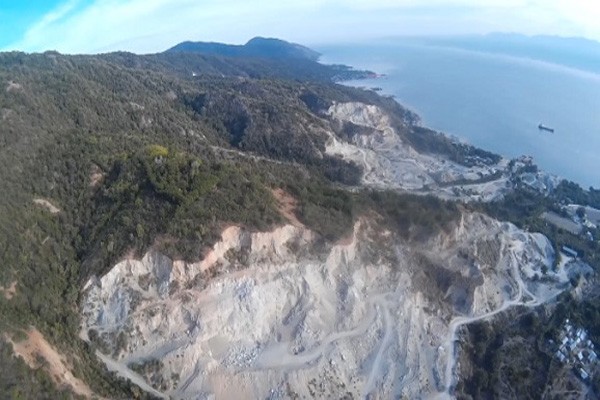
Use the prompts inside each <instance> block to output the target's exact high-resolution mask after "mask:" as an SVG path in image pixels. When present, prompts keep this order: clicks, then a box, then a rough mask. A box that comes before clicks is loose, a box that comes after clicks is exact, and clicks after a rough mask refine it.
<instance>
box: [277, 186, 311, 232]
mask: <svg viewBox="0 0 600 400" xmlns="http://www.w3.org/2000/svg"><path fill="white" fill-rule="evenodd" d="M271 192H272V193H273V196H275V199H276V200H277V204H278V208H279V212H280V213H281V215H283V216H284V217H285V218H286V219H287V220H288V221H289V222H290V223H291V224H292V225H294V226H296V227H299V228H304V224H303V223H302V222H300V220H299V219H298V217H296V213H295V211H296V209H297V208H298V200H296V199H295V198H293V197H292V196H291V195H290V194H289V193H287V192H286V191H285V190H283V189H274V190H272V191H271Z"/></svg>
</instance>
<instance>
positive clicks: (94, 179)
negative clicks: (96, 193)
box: [90, 164, 105, 187]
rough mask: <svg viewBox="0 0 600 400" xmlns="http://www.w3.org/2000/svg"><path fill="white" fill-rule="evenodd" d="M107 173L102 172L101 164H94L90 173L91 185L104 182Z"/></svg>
mask: <svg viewBox="0 0 600 400" xmlns="http://www.w3.org/2000/svg"><path fill="white" fill-rule="evenodd" d="M104 176H105V174H104V173H103V172H102V170H101V169H100V167H99V166H97V165H95V164H94V165H93V166H92V173H91V174H90V187H97V186H98V185H100V183H102V180H103V179H104Z"/></svg>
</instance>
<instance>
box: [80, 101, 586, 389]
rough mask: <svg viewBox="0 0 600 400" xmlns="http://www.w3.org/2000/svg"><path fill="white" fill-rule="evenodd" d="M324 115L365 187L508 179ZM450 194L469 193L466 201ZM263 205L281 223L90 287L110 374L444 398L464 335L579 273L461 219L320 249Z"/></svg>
mask: <svg viewBox="0 0 600 400" xmlns="http://www.w3.org/2000/svg"><path fill="white" fill-rule="evenodd" d="M326 114H327V116H328V118H331V119H332V121H342V122H343V121H346V122H350V123H352V124H354V125H356V126H360V127H363V128H365V129H364V132H363V133H361V134H357V135H355V136H353V137H352V138H351V139H349V140H344V139H342V138H341V137H339V136H337V135H336V134H335V133H333V132H332V131H327V132H324V133H325V134H326V135H327V137H328V138H329V139H328V141H327V145H326V152H327V153H328V154H332V155H338V156H341V157H343V158H345V159H347V160H350V161H353V162H355V163H357V164H358V165H360V166H361V167H362V168H363V171H364V175H363V180H362V183H363V184H364V185H365V186H367V187H373V188H377V189H386V188H392V189H396V190H402V191H409V192H417V193H433V194H435V195H437V196H440V197H443V198H454V199H456V198H458V199H462V200H469V199H473V198H477V199H480V200H491V199H494V198H498V197H500V196H502V195H503V193H504V192H505V191H506V190H507V189H506V187H507V182H506V180H507V178H506V177H505V176H502V177H500V178H499V179H491V180H489V181H487V183H482V184H479V183H477V182H479V181H480V180H481V177H485V176H487V175H490V174H493V173H494V171H496V170H498V169H499V170H502V169H503V168H505V167H506V160H501V161H500V163H499V164H498V165H495V166H492V167H490V166H475V167H465V166H462V165H458V164H456V163H453V162H451V161H449V160H447V159H444V158H443V157H441V156H433V155H426V154H421V153H418V152H417V151H415V150H414V149H413V148H412V147H411V146H409V145H408V144H406V143H404V142H403V139H402V137H401V135H399V134H397V132H396V131H395V130H394V128H393V126H392V124H391V122H390V118H389V116H388V115H386V114H385V113H384V112H383V111H381V110H380V109H379V108H377V107H376V106H371V105H366V104H362V103H340V104H333V105H332V106H331V107H330V108H329V110H328V111H327V113H326ZM453 182H461V185H462V184H465V182H466V183H467V184H468V183H469V182H472V184H471V185H470V186H469V188H470V192H469V193H470V194H469V195H468V196H467V195H465V192H462V194H461V192H460V191H458V190H456V187H457V185H454V183H453ZM453 188H454V190H453ZM273 195H274V196H275V198H276V199H278V201H279V202H280V203H281V205H282V209H281V212H282V215H284V216H285V217H286V219H287V220H288V221H290V224H288V225H284V226H279V227H276V228H275V229H274V230H272V231H269V232H252V231H248V230H246V229H244V228H242V227H238V226H230V227H228V228H226V229H224V230H223V232H222V235H221V240H220V241H218V242H217V243H216V244H215V245H214V246H213V247H212V249H211V250H210V251H209V252H208V253H206V254H205V256H204V258H203V259H202V260H200V261H199V262H194V263H189V262H184V261H181V260H171V259H169V258H167V257H166V256H164V255H162V254H160V253H158V252H156V251H149V252H148V253H147V254H145V256H144V257H143V258H142V259H125V260H123V261H121V262H120V263H118V264H117V265H115V266H114V267H113V268H112V269H110V271H109V272H108V273H107V274H106V275H104V276H101V277H92V279H90V280H89V282H88V283H87V284H86V286H85V289H84V293H83V302H82V315H83V318H82V327H81V328H82V329H81V337H82V338H83V339H84V340H87V341H91V342H93V343H94V344H95V345H96V346H97V348H98V349H99V350H98V353H97V354H98V356H99V357H100V358H101V359H102V360H103V361H104V362H105V364H106V365H107V366H108V368H109V369H111V370H113V371H116V372H117V373H118V374H120V375H121V376H124V377H126V378H129V379H131V380H132V381H133V382H135V383H136V384H137V385H139V386H140V387H142V388H143V389H145V390H146V391H148V392H151V393H153V394H154V395H156V396H159V397H165V398H167V397H171V398H177V399H198V398H200V399H202V398H207V399H209V398H216V399H224V398H236V399H244V398H246V399H255V398H270V399H278V398H332V397H343V398H410V399H414V398H437V397H441V398H446V397H451V394H452V391H453V387H454V385H455V384H456V376H455V375H456V370H457V368H456V359H457V356H456V354H455V353H456V349H455V341H456V339H457V335H458V332H459V330H460V327H461V326H462V325H464V324H468V323H470V322H473V321H476V320H479V319H483V318H487V317H490V316H492V315H494V314H496V313H499V312H501V311H503V310H505V309H507V308H509V307H512V306H518V305H520V306H535V305H539V304H541V303H544V302H546V301H548V300H549V299H552V298H553V297H555V296H556V295H558V294H559V293H560V292H561V291H562V290H564V289H565V288H566V287H567V286H568V280H569V274H570V272H569V271H568V269H569V268H577V267H576V265H575V264H574V263H561V264H559V266H558V267H557V268H556V269H553V267H552V265H553V263H554V257H555V255H554V250H553V248H552V245H551V243H550V242H549V241H548V239H547V238H546V237H544V236H543V235H540V234H535V233H533V234H532V233H527V232H524V231H521V230H519V229H517V228H516V227H515V226H514V225H511V224H509V223H501V222H498V221H496V220H493V219H491V218H489V217H486V216H484V215H481V214H478V213H473V212H467V211H465V210H463V211H461V218H460V219H459V222H456V223H454V224H453V225H452V227H451V228H450V229H447V230H446V231H441V232H437V233H436V234H434V235H432V236H430V237H428V238H427V239H426V240H420V241H416V240H412V241H411V240H408V239H404V238H402V237H400V236H399V235H398V234H396V233H395V232H392V231H389V230H386V229H385V228H384V227H383V225H382V224H381V223H380V222H381V221H378V220H377V218H376V217H375V216H369V217H368V216H362V217H360V218H359V219H358V220H357V222H356V223H355V226H354V230H353V233H352V235H351V237H349V238H346V239H345V240H342V241H340V242H337V243H328V242H327V241H324V240H323V239H322V238H321V237H319V235H318V234H316V233H314V232H312V231H310V230H309V229H308V228H306V227H305V226H304V225H303V224H302V223H301V222H300V221H298V219H297V218H296V217H295V214H294V208H295V204H296V201H295V199H293V198H291V197H290V196H289V195H288V194H286V193H285V192H283V191H281V190H274V191H273ZM199 245H200V244H199ZM546 270H548V271H549V272H547V273H545V275H544V272H542V271H546ZM542 275H544V279H539V278H540V277H541V276H542Z"/></svg>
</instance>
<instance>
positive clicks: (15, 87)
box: [6, 81, 23, 92]
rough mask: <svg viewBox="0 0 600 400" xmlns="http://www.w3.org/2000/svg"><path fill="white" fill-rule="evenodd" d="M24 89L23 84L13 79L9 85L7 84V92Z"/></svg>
mask: <svg viewBox="0 0 600 400" xmlns="http://www.w3.org/2000/svg"><path fill="white" fill-rule="evenodd" d="M21 89H23V86H21V84H19V83H16V82H13V81H8V85H6V91H7V92H15V91H17V90H21Z"/></svg>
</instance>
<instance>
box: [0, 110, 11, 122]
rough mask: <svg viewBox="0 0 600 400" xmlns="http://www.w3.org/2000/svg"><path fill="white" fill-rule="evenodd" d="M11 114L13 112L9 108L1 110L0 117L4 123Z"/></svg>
mask: <svg viewBox="0 0 600 400" xmlns="http://www.w3.org/2000/svg"><path fill="white" fill-rule="evenodd" d="M12 113H13V110H11V109H10V108H3V109H2V110H1V111H0V117H1V118H2V121H6V120H7V119H8V118H9V117H10V115H11V114H12Z"/></svg>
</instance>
